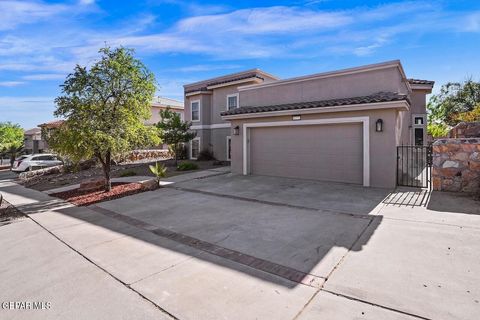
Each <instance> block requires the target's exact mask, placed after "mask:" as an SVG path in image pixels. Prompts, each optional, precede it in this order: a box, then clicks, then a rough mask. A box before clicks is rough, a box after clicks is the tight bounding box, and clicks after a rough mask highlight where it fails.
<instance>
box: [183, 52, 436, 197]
mask: <svg viewBox="0 0 480 320" xmlns="http://www.w3.org/2000/svg"><path fill="white" fill-rule="evenodd" d="M250 73H252V71H250ZM238 75H239V74H235V75H230V76H225V77H221V78H216V79H212V80H208V81H202V82H199V83H196V84H191V85H187V86H185V111H186V118H187V120H191V119H192V117H193V118H194V119H197V121H198V122H197V123H198V124H197V128H198V131H199V133H200V134H199V139H198V140H197V142H195V141H193V142H192V144H191V150H192V151H191V152H192V155H193V156H194V155H195V154H196V152H197V151H198V150H201V149H203V148H211V149H212V150H213V152H214V155H215V156H216V157H217V158H219V159H221V160H222V159H225V158H227V150H228V149H226V148H229V149H230V151H228V152H229V154H228V157H229V158H230V159H231V165H232V172H235V173H243V174H259V175H271V176H284V177H293V178H305V179H316V180H326V181H337V182H346V183H354V184H361V185H364V186H374V187H388V188H391V187H395V185H396V160H397V159H396V158H397V156H396V147H397V146H399V145H412V144H417V145H423V144H425V143H426V125H427V123H426V122H427V117H426V95H427V94H429V93H431V90H432V87H433V84H434V82H433V81H427V80H414V79H407V77H406V75H405V72H404V70H403V67H402V65H401V63H400V61H398V60H395V61H389V62H384V63H378V64H373V65H367V66H361V67H356V68H350V69H345V70H339V71H332V72H325V73H319V74H314V75H309V76H302V77H297V78H290V79H284V80H277V79H275V78H274V77H272V76H269V77H268V80H266V79H265V78H267V77H266V76H264V75H266V74H265V73H264V72H262V71H260V70H255V71H254V75H255V76H256V75H258V76H259V77H262V78H264V79H261V80H260V79H259V80H258V81H253V83H241V85H240V84H233V83H234V82H235V81H234V80H233V81H232V80H231V79H234V78H235V77H237V78H239V76H238ZM212 83H213V84H212ZM215 83H217V84H215ZM228 84H230V85H229V86H228V87H226V88H228V90H226V89H225V86H226V85H228ZM218 86H220V87H218ZM194 89H195V90H194ZM233 95H235V96H236V106H232V107H230V108H227V106H228V103H229V100H227V99H229V97H231V96H233ZM222 110H223V111H222ZM225 121H229V123H230V125H228V124H225ZM218 127H220V128H221V130H223V131H222V132H221V133H220V132H219V133H214V130H215V129H216V128H218ZM222 140H223V141H222Z"/></svg>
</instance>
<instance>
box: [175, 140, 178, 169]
mask: <svg viewBox="0 0 480 320" xmlns="http://www.w3.org/2000/svg"><path fill="white" fill-rule="evenodd" d="M176 167H178V143H175V168H176Z"/></svg>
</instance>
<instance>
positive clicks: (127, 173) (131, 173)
mask: <svg viewBox="0 0 480 320" xmlns="http://www.w3.org/2000/svg"><path fill="white" fill-rule="evenodd" d="M136 175H137V173H136V172H135V171H133V170H125V171H123V172H122V173H120V177H122V178H125V177H133V176H136Z"/></svg>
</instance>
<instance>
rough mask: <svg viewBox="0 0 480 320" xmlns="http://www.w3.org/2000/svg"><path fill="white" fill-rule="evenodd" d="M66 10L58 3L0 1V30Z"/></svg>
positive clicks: (42, 18)
mask: <svg viewBox="0 0 480 320" xmlns="http://www.w3.org/2000/svg"><path fill="white" fill-rule="evenodd" d="M66 10H67V6H65V5H60V4H46V3H43V2H34V1H16V0H6V1H5V0H4V1H0V30H9V29H13V28H15V27H16V26H17V25H20V24H25V23H34V22H37V21H39V20H45V19H48V18H50V17H52V16H55V15H58V14H60V13H62V12H65V11H66Z"/></svg>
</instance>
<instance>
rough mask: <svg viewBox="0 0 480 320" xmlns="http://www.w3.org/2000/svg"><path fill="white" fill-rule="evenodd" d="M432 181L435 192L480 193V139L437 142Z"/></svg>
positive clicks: (434, 147)
mask: <svg viewBox="0 0 480 320" xmlns="http://www.w3.org/2000/svg"><path fill="white" fill-rule="evenodd" d="M432 179H433V181H432V182H433V189H434V190H440V191H455V192H480V138H470V139H440V140H437V141H435V143H434V144H433V170H432Z"/></svg>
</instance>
